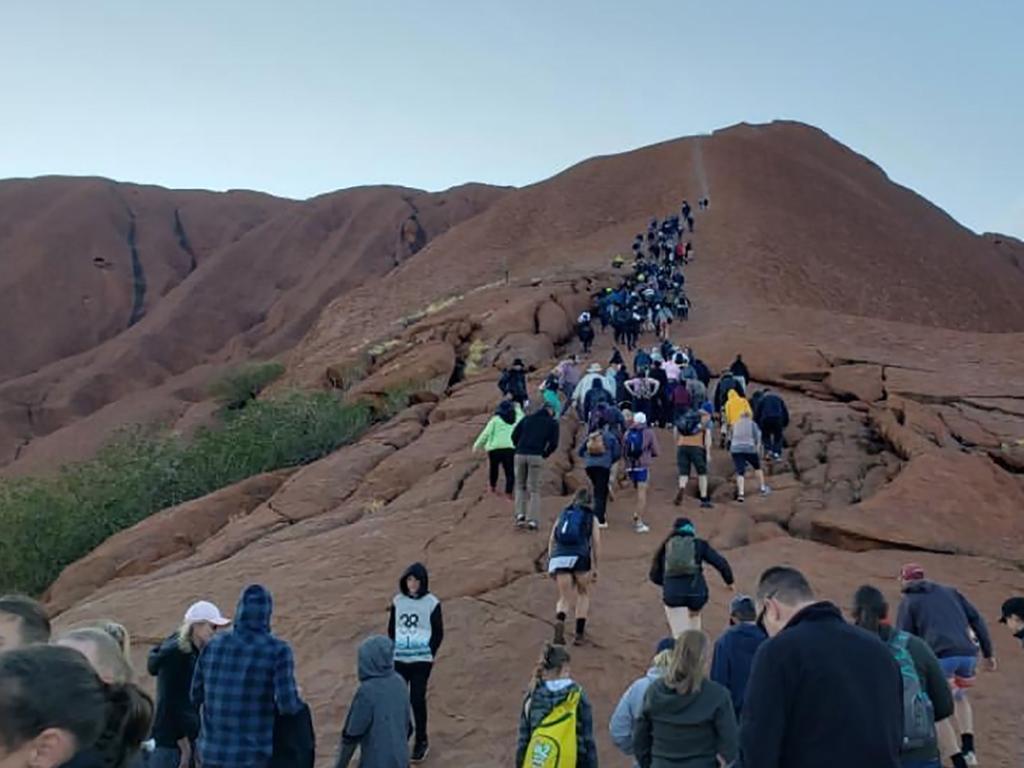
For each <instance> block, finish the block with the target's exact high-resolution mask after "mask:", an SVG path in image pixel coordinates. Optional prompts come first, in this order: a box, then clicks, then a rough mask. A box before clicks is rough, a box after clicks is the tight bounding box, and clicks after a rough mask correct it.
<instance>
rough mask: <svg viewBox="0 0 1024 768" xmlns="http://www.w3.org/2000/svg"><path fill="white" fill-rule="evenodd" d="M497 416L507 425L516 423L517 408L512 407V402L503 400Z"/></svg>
mask: <svg viewBox="0 0 1024 768" xmlns="http://www.w3.org/2000/svg"><path fill="white" fill-rule="evenodd" d="M495 414H496V415H498V416H500V417H501V420H502V421H504V422H505V423H506V424H515V423H516V407H515V406H514V405H512V401H511V400H502V401H501V403H499V405H498V410H497V411H495Z"/></svg>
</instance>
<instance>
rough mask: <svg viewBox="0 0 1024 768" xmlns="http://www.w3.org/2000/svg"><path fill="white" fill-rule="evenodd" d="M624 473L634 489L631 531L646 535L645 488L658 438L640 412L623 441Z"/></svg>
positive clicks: (634, 418) (634, 416)
mask: <svg viewBox="0 0 1024 768" xmlns="http://www.w3.org/2000/svg"><path fill="white" fill-rule="evenodd" d="M623 444H624V447H623V454H624V456H625V461H626V472H627V473H628V475H629V478H630V479H631V480H632V481H633V485H634V486H635V487H636V510H635V511H634V512H633V530H635V531H636V532H637V533H647V532H648V531H650V530H651V529H650V528H649V527H648V525H647V523H645V522H644V513H645V512H646V511H647V486H648V483H649V481H650V477H651V461H652V460H653V459H656V458H657V457H658V453H659V451H658V438H657V437H655V435H654V430H653V429H651V428H649V427H648V426H647V417H646V416H645V415H644V414H643V413H642V412H641V413H636V414H633V423H632V425H631V426H630V428H629V429H628V430H627V431H626V436H625V438H624V439H623Z"/></svg>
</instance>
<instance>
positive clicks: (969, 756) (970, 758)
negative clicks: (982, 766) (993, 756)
mask: <svg viewBox="0 0 1024 768" xmlns="http://www.w3.org/2000/svg"><path fill="white" fill-rule="evenodd" d="M964 762H965V763H967V764H968V765H977V764H978V756H977V755H975V754H974V753H973V752H964Z"/></svg>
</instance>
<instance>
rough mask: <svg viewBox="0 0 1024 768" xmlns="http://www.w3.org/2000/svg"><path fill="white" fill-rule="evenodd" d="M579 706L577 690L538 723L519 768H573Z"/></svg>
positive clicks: (574, 767)
mask: <svg viewBox="0 0 1024 768" xmlns="http://www.w3.org/2000/svg"><path fill="white" fill-rule="evenodd" d="M579 703H580V691H579V689H578V688H577V689H575V690H573V691H571V692H570V693H569V695H568V696H567V697H566V699H565V701H563V702H562V703H561V704H558V705H557V706H556V707H555V708H554V709H552V710H551V711H550V712H549V713H548V714H547V717H545V718H544V719H543V720H541V721H540V724H539V725H538V726H537V727H536V728H535V729H534V731H533V733H532V734H530V743H529V744H528V745H527V746H526V757H525V758H523V765H522V768H576V717H577V710H578V709H579ZM527 706H529V705H527Z"/></svg>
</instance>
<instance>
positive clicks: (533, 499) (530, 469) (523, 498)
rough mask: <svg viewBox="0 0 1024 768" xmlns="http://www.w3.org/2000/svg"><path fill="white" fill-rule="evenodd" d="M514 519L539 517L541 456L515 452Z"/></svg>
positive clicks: (534, 518)
mask: <svg viewBox="0 0 1024 768" xmlns="http://www.w3.org/2000/svg"><path fill="white" fill-rule="evenodd" d="M515 469H516V519H517V520H534V521H536V520H537V519H538V518H540V479H541V473H542V472H543V471H544V459H543V457H541V456H522V455H520V454H518V453H517V454H516V467H515Z"/></svg>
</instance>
